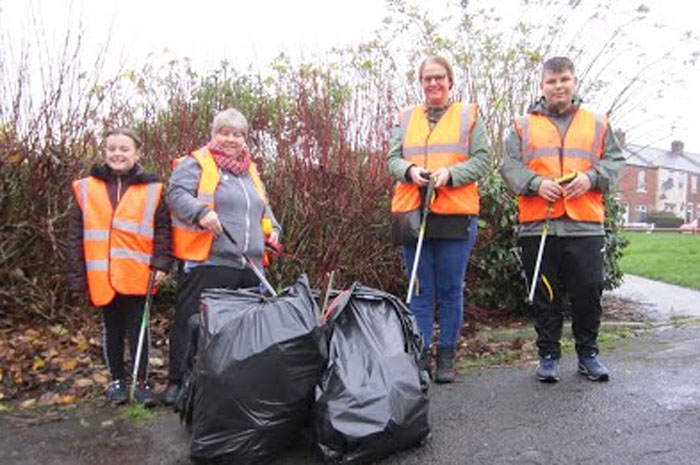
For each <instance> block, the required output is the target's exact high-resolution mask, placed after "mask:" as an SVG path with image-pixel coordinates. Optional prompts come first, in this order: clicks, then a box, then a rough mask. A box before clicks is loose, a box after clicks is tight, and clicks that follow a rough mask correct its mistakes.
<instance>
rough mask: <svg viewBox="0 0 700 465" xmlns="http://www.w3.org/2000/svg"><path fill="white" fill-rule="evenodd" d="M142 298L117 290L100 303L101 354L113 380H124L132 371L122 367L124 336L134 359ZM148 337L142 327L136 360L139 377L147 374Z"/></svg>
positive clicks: (142, 303) (141, 313)
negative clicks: (138, 354)
mask: <svg viewBox="0 0 700 465" xmlns="http://www.w3.org/2000/svg"><path fill="white" fill-rule="evenodd" d="M145 302H146V297H145V296H137V295H121V294H117V296H116V297H115V298H114V300H113V301H112V302H110V303H109V304H107V305H106V306H104V307H101V308H102V316H103V320H104V336H103V337H104V341H103V348H104V355H105V359H106V360H107V364H108V365H109V371H110V372H111V374H112V379H114V380H117V379H121V380H125V379H126V376H127V375H130V374H131V372H132V370H129V373H126V371H125V369H124V339H125V338H127V337H128V339H129V353H130V354H131V360H135V359H136V346H137V344H138V342H139V330H140V329H141V318H142V317H143V306H144V304H145ZM150 340H151V335H150V332H149V331H146V333H145V334H144V341H143V348H142V349H141V362H140V363H139V373H138V376H139V378H140V379H146V378H147V376H148V347H149V345H150Z"/></svg>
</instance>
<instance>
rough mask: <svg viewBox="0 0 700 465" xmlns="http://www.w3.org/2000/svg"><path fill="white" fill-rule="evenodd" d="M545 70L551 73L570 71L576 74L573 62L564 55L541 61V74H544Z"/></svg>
mask: <svg viewBox="0 0 700 465" xmlns="http://www.w3.org/2000/svg"><path fill="white" fill-rule="evenodd" d="M547 71H550V72H552V73H563V72H564V71H571V74H576V68H575V67H574V62H573V61H571V60H569V59H568V58H566V57H553V58H550V59H548V60H547V61H545V62H544V63H542V76H544V73H545V72H547Z"/></svg>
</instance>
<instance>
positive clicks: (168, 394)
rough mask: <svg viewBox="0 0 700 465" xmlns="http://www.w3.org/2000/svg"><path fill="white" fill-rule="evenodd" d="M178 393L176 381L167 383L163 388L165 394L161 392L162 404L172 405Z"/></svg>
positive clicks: (178, 388) (178, 387)
mask: <svg viewBox="0 0 700 465" xmlns="http://www.w3.org/2000/svg"><path fill="white" fill-rule="evenodd" d="M179 393H180V385H179V384H178V383H172V382H171V383H169V384H168V387H167V388H165V394H163V404H165V405H174V404H175V401H176V400H177V396H178V394H179Z"/></svg>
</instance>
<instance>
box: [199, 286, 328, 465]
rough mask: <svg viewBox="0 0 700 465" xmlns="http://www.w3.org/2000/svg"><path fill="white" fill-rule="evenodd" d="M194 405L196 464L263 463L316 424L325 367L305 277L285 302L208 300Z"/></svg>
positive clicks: (214, 296) (250, 297)
mask: <svg viewBox="0 0 700 465" xmlns="http://www.w3.org/2000/svg"><path fill="white" fill-rule="evenodd" d="M200 315H201V319H200V330H199V337H198V341H197V346H198V348H197V356H196V363H195V366H194V386H193V389H192V402H191V425H190V429H191V433H192V441H191V446H190V456H191V458H192V459H193V460H194V461H195V462H197V463H235V464H253V463H255V464H258V463H265V462H267V461H269V460H271V459H273V458H274V457H275V455H276V454H278V453H279V452H281V451H283V450H284V449H287V448H288V447H289V446H290V445H292V444H293V443H294V441H295V440H296V438H297V434H298V433H299V432H300V430H301V429H302V427H303V426H304V425H308V424H309V423H310V419H311V408H312V404H313V395H314V387H315V386H316V385H317V384H318V382H319V380H320V376H321V374H322V373H323V369H324V368H325V362H326V353H325V342H324V340H323V337H322V332H321V328H320V326H319V318H318V310H317V306H316V303H315V301H314V300H313V298H312V296H311V291H310V289H309V285H308V281H307V279H306V277H305V276H302V277H301V278H300V279H299V280H298V281H297V282H296V284H294V285H293V286H291V287H289V288H287V289H285V290H284V291H283V292H282V293H281V294H280V295H279V296H277V297H273V298H265V297H262V296H260V295H259V294H257V293H252V292H250V291H241V290H237V291H231V290H226V289H211V290H207V291H205V292H204V293H203V294H202V306H201V309H200Z"/></svg>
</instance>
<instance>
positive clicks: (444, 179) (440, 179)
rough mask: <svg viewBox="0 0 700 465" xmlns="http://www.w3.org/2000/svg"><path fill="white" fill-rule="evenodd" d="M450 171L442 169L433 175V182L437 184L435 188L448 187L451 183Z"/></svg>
mask: <svg viewBox="0 0 700 465" xmlns="http://www.w3.org/2000/svg"><path fill="white" fill-rule="evenodd" d="M450 176H451V175H450V170H448V169H447V168H440V169H439V170H437V171H436V172H434V173H433V174H432V177H433V182H434V183H435V188H438V187H442V186H446V185H447V183H448V182H450Z"/></svg>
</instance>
